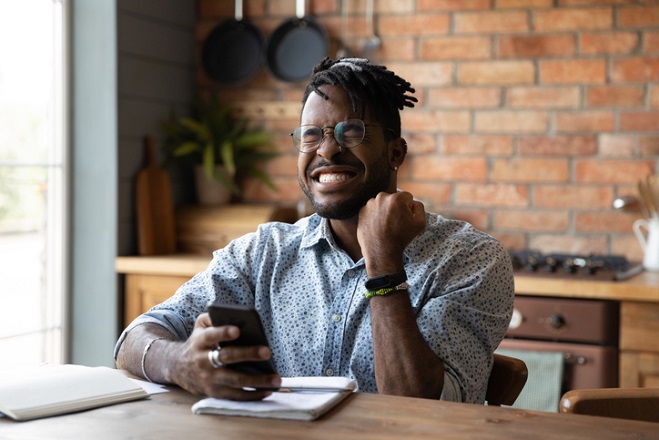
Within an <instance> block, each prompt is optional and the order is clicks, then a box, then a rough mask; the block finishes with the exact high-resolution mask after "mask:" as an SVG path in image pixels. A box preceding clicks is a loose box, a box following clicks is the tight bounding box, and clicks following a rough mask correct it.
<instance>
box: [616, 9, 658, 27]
mask: <svg viewBox="0 0 659 440" xmlns="http://www.w3.org/2000/svg"><path fill="white" fill-rule="evenodd" d="M657 25H659V6H632V7H627V8H621V9H620V11H618V26H620V27H621V28H626V27H630V28H638V27H648V26H657Z"/></svg>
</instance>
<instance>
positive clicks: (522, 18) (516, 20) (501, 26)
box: [454, 11, 529, 34]
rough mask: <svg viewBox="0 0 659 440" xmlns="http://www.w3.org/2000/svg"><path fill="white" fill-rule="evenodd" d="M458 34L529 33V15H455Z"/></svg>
mask: <svg viewBox="0 0 659 440" xmlns="http://www.w3.org/2000/svg"><path fill="white" fill-rule="evenodd" d="M454 29H455V33H456V34H487V33H512V32H528V31H529V20H528V13H527V12H525V11H507V12H501V11H494V12H492V11H487V12H457V13H456V14H455V15H454Z"/></svg>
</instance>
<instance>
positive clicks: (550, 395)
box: [495, 348, 564, 412]
mask: <svg viewBox="0 0 659 440" xmlns="http://www.w3.org/2000/svg"><path fill="white" fill-rule="evenodd" d="M495 353H499V354H502V355H505V356H511V357H515V358H518V359H521V360H523V361H524V362H525V363H526V367H527V368H528V370H529V377H528V380H527V381H526V385H524V389H523V390H522V392H521V393H520V395H519V397H518V398H517V400H516V401H515V403H514V404H513V405H512V408H519V409H529V410H535V411H545V412H558V402H559V400H560V398H561V395H562V393H561V385H562V382H563V362H564V361H563V353H555V352H540V351H522V350H509V349H503V348H497V349H496V351H495Z"/></svg>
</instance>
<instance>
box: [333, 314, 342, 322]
mask: <svg viewBox="0 0 659 440" xmlns="http://www.w3.org/2000/svg"><path fill="white" fill-rule="evenodd" d="M332 321H334V322H340V321H341V315H334V316H332Z"/></svg>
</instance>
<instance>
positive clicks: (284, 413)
mask: <svg viewBox="0 0 659 440" xmlns="http://www.w3.org/2000/svg"><path fill="white" fill-rule="evenodd" d="M356 387H357V384H356V383H355V382H354V381H353V380H351V379H349V378H346V377H284V378H282V383H281V390H280V391H277V392H274V393H272V395H271V396H268V397H266V398H265V399H263V400H260V401H257V402H238V401H233V400H224V399H214V398H210V397H209V398H206V399H202V400H200V401H198V402H197V403H195V404H194V405H192V412H194V413H195V414H220V415H231V416H249V417H267V418H275V419H295V420H314V419H317V418H318V417H320V416H322V415H323V414H325V413H326V412H327V411H329V410H330V409H332V408H333V407H335V406H336V405H338V404H339V403H340V402H341V401H342V400H343V399H345V398H346V397H348V396H349V395H350V394H351V393H352V392H353V391H354V390H355V389H356Z"/></svg>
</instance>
